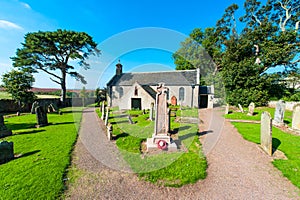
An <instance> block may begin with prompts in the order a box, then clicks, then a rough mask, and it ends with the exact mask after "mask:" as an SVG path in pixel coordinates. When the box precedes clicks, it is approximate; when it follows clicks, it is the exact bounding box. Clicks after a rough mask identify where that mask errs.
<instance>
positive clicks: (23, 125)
mask: <svg viewBox="0 0 300 200" xmlns="http://www.w3.org/2000/svg"><path fill="white" fill-rule="evenodd" d="M5 125H6V127H7V128H8V129H9V130H13V131H16V130H22V129H29V128H35V125H36V124H35V123H15V124H11V123H6V124H5Z"/></svg>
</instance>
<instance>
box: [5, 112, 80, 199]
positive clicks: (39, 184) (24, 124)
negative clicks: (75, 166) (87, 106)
mask: <svg viewBox="0 0 300 200" xmlns="http://www.w3.org/2000/svg"><path fill="white" fill-rule="evenodd" d="M81 110H82V109H81V108H77V109H76V110H75V111H77V112H74V113H73V112H72V108H65V109H62V110H61V111H62V112H63V115H58V114H48V121H49V123H50V125H49V126H45V127H40V128H35V127H34V126H35V124H36V116H35V115H34V114H28V115H23V116H19V117H11V118H7V119H5V124H6V126H7V128H9V129H11V130H12V131H13V135H12V136H10V137H6V138H5V140H7V141H12V142H14V153H15V155H17V156H18V158H16V159H14V160H12V161H10V162H8V163H5V164H2V165H0V170H1V175H0V176H1V178H0V196H1V198H3V199H57V198H59V197H60V196H61V194H62V192H63V190H64V187H65V186H64V179H65V178H66V169H67V168H68V166H69V165H70V160H71V152H72V149H73V147H74V144H75V142H76V138H77V129H76V126H75V124H74V122H78V123H79V122H80V120H81V114H82V112H81Z"/></svg>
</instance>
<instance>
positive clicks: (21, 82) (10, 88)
mask: <svg viewBox="0 0 300 200" xmlns="http://www.w3.org/2000/svg"><path fill="white" fill-rule="evenodd" d="M2 82H3V87H4V88H5V90H6V92H8V93H9V94H10V95H11V97H12V99H14V100H15V101H16V102H18V103H19V106H22V105H24V104H26V103H30V102H33V101H34V100H35V99H36V96H35V95H34V93H33V92H32V91H30V89H31V88H32V84H33V82H34V78H33V76H32V74H30V73H28V72H26V71H17V70H12V71H10V72H8V73H6V74H3V76H2Z"/></svg>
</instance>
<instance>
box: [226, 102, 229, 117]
mask: <svg viewBox="0 0 300 200" xmlns="http://www.w3.org/2000/svg"><path fill="white" fill-rule="evenodd" d="M228 113H229V104H226V106H225V115H228Z"/></svg>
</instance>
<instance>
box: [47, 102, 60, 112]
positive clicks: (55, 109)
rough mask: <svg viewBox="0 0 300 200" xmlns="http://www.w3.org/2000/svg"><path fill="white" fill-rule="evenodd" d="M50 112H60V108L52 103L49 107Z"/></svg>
mask: <svg viewBox="0 0 300 200" xmlns="http://www.w3.org/2000/svg"><path fill="white" fill-rule="evenodd" d="M48 112H49V113H53V112H58V108H57V107H56V106H55V105H54V104H53V103H50V104H49V105H48Z"/></svg>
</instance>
